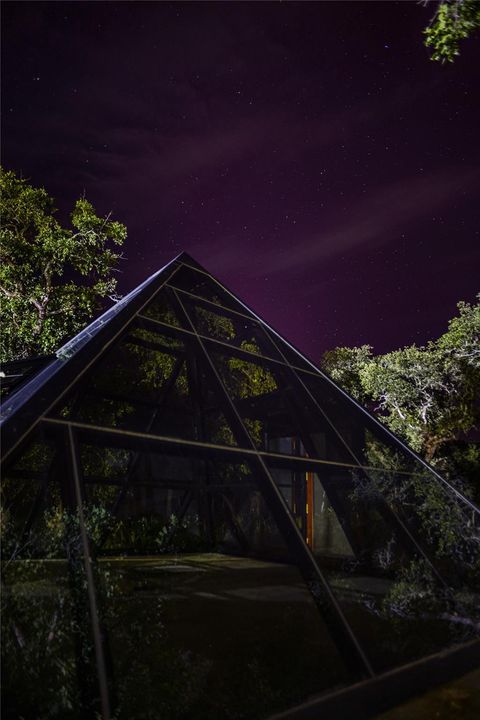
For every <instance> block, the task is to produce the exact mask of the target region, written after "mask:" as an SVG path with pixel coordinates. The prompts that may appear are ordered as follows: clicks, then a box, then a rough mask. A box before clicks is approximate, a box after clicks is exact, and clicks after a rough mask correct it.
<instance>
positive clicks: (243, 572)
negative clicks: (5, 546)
mask: <svg viewBox="0 0 480 720" xmlns="http://www.w3.org/2000/svg"><path fill="white" fill-rule="evenodd" d="M99 451H100V452H103V453H105V460H104V461H103V462H102V461H101V459H100V458H99ZM122 452H124V451H121V450H112V449H111V448H99V447H94V446H90V445H82V446H81V448H80V456H81V458H82V466H83V472H84V477H85V482H86V497H87V506H86V514H87V515H88V516H89V517H90V518H93V517H95V518H96V523H97V525H96V526H90V535H91V537H93V538H96V552H97V557H98V575H97V577H98V588H99V593H100V600H101V607H102V618H103V621H104V625H105V628H106V631H107V634H108V641H109V647H110V651H111V657H112V662H113V677H114V678H115V686H114V691H115V692H114V695H115V697H116V698H117V701H116V706H115V713H116V717H119V718H136V717H139V718H140V717H143V716H144V715H145V714H147V713H148V712H151V711H152V709H154V710H155V712H156V713H158V712H159V711H160V710H161V712H162V717H165V718H168V719H172V720H173V719H175V720H176V719H177V718H178V719H180V718H191V719H192V720H193V718H195V719H196V718H204V719H205V720H207V718H224V717H228V715H229V714H230V715H233V714H235V715H238V716H240V717H241V716H245V717H252V718H262V717H266V716H268V715H269V714H271V713H272V712H274V711H277V710H283V709H286V708H288V707H289V706H290V705H292V704H293V703H295V702H297V701H301V700H303V699H305V698H306V697H307V696H308V695H309V694H311V693H313V692H318V691H320V690H322V689H326V688H328V687H331V686H333V685H338V684H339V683H343V682H345V680H346V673H345V669H344V668H343V665H342V662H341V661H340V659H339V656H338V654H337V650H336V649H335V647H334V645H333V644H332V641H331V639H330V636H329V633H328V631H327V629H326V627H325V625H324V623H323V621H322V619H321V616H320V615H319V613H318V610H317V608H316V607H315V605H314V602H313V600H312V598H311V596H310V594H309V592H308V590H307V588H306V586H305V584H304V582H303V580H302V577H301V575H300V573H299V571H298V570H297V569H296V567H295V566H294V565H291V564H285V562H284V560H285V558H286V556H287V555H288V552H287V550H286V547H285V544H284V542H283V540H282V538H281V536H280V533H279V531H278V528H277V526H276V523H275V521H274V519H273V517H272V515H271V513H270V511H269V509H268V507H267V505H266V504H265V501H264V500H263V497H262V495H261V493H260V491H259V489H258V487H257V485H256V481H255V478H254V477H253V476H252V473H251V471H250V468H249V466H248V463H246V462H242V463H237V464H232V463H226V462H213V461H211V460H208V461H206V460H201V459H196V458H189V459H187V458H183V457H176V456H170V455H163V454H155V453H143V452H142V453H127V454H126V455H125V456H123V457H122V455H121V453H122ZM112 453H113V454H112ZM118 453H120V455H117V454H118ZM127 455H128V459H127ZM93 458H95V462H94V461H93ZM110 461H113V464H114V466H115V470H114V471H113V472H112V474H111V476H110V477H108V475H107V474H106V473H104V474H103V481H102V482H101V483H100V482H96V483H95V482H94V480H93V478H91V476H90V472H91V469H92V467H93V466H94V465H95V464H98V465H100V466H101V467H102V468H107V467H108V466H109V464H110ZM122 466H123V467H124V470H123V472H124V477H123V482H122V477H121V471H120V468H121V467H122ZM280 559H283V561H279V560H280ZM146 638H148V642H146ZM299 645H300V646H301V648H302V652H301V653H297V650H296V648H298V646H299ZM292 655H295V663H294V667H292V663H291V659H292ZM287 670H288V672H287Z"/></svg>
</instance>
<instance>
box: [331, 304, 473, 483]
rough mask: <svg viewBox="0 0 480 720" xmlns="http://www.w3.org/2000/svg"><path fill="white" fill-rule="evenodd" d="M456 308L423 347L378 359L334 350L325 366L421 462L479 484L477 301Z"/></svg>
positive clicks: (365, 350)
mask: <svg viewBox="0 0 480 720" xmlns="http://www.w3.org/2000/svg"><path fill="white" fill-rule="evenodd" d="M479 299H480V296H479ZM458 310H459V313H458V315H457V316H456V317H454V318H453V319H452V320H450V322H449V326H448V330H447V332H445V333H444V334H443V335H442V336H441V337H440V338H438V339H437V340H435V341H431V342H429V343H428V344H427V345H426V346H424V347H417V346H416V345H412V346H409V347H405V348H403V349H401V350H395V351H393V352H390V353H387V354H385V355H378V356H374V355H373V354H372V353H371V349H370V348H369V347H368V346H363V347H361V348H337V349H336V350H333V351H331V352H329V353H326V354H325V356H324V359H323V367H324V369H325V370H326V371H327V372H329V373H330V375H331V376H332V378H333V379H335V380H336V381H337V382H338V383H339V384H340V385H343V387H344V388H345V389H346V390H347V391H349V392H350V393H351V394H352V395H354V396H355V397H357V398H359V399H361V400H362V401H363V402H364V403H371V404H372V405H373V406H374V408H375V410H376V411H377V412H378V413H379V414H380V417H381V419H382V421H383V422H384V423H385V424H386V425H387V426H388V427H389V428H390V429H391V430H392V431H393V432H395V433H396V434H398V435H399V436H400V437H402V438H403V439H405V440H406V442H407V443H408V444H409V445H410V446H411V447H412V448H413V449H414V450H416V451H417V452H418V453H419V454H420V455H422V456H423V457H424V458H425V459H426V460H427V461H429V462H432V463H434V464H435V465H436V466H437V467H439V468H440V469H441V470H442V471H443V472H445V473H446V474H447V475H450V476H459V475H460V477H461V478H464V479H465V480H469V479H471V480H473V479H474V477H475V474H476V475H477V482H478V475H479V466H478V458H479V455H478V448H476V446H475V445H472V444H471V443H469V442H468V433H469V432H470V431H472V430H473V429H474V428H475V427H476V426H477V425H478V422H479V419H480V415H479V411H480V408H479V405H478V397H479V392H480V303H477V304H474V305H470V304H469V303H464V302H461V303H459V304H458ZM479 491H480V487H478V488H476V489H475V488H471V492H473V493H474V494H475V493H476V492H479Z"/></svg>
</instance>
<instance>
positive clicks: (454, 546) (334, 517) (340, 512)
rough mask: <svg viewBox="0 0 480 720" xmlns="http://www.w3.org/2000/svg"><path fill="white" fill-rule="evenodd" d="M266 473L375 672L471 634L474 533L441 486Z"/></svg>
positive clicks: (344, 475)
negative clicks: (455, 565) (308, 546)
mask: <svg viewBox="0 0 480 720" xmlns="http://www.w3.org/2000/svg"><path fill="white" fill-rule="evenodd" d="M271 472H272V475H273V477H274V479H275V481H276V483H277V484H278V486H279V487H280V488H281V490H282V493H283V495H284V497H285V498H286V500H287V502H288V504H289V506H290V508H291V511H292V514H293V515H294V517H295V519H296V522H297V525H298V526H299V528H300V530H301V531H302V533H303V536H304V538H305V540H306V541H307V543H308V544H309V545H310V547H311V549H312V551H313V552H314V554H315V556H316V557H317V561H318V562H319V564H320V566H321V567H322V568H323V571H324V573H325V574H326V576H327V579H328V580H329V582H330V584H331V587H332V590H333V592H334V593H335V595H336V597H337V599H338V601H339V602H340V604H341V606H342V608H343V610H344V612H345V615H346V617H347V619H348V621H349V623H350V625H351V627H352V628H353V631H354V632H355V634H356V635H357V637H358V639H359V641H360V643H361V645H362V647H363V648H364V650H365V652H366V653H367V656H368V658H369V660H370V661H371V663H372V665H373V667H374V669H375V671H377V672H382V671H385V670H387V669H389V668H392V667H395V666H397V665H401V664H403V663H406V662H410V661H412V660H415V659H416V658H419V657H422V656H425V655H428V654H430V653H433V652H437V651H439V650H441V649H443V648H446V647H448V646H450V645H453V644H455V643H457V642H461V641H465V640H467V639H468V638H473V637H475V635H477V634H478V625H476V623H477V622H478V608H476V606H475V601H474V598H475V597H477V596H476V595H475V594H474V593H478V589H479V587H480V585H479V582H478V554H477V555H475V553H474V550H473V548H474V546H475V539H474V538H475V537H477V538H478V525H477V528H476V530H475V527H474V525H473V524H472V523H471V522H470V523H468V521H467V518H466V516H465V513H462V512H461V508H460V507H459V505H458V503H452V501H451V499H450V498H449V497H448V495H447V494H446V493H445V492H444V491H443V488H442V487H441V486H440V485H438V484H436V485H435V490H434V491H433V486H432V489H431V490H429V491H427V490H425V488H424V487H422V485H423V483H424V482H426V481H427V478H425V477H424V478H423V480H422V481H421V482H420V481H419V479H418V478H414V477H409V478H407V477H406V476H405V475H402V476H393V475H392V476H388V473H383V474H382V475H381V476H380V473H379V472H378V473H377V475H376V477H375V478H373V477H367V475H365V474H364V473H362V472H361V471H358V470H348V469H345V468H341V467H338V468H335V467H328V466H325V467H324V468H322V469H321V470H319V471H318V473H310V472H302V471H301V468H299V470H298V471H295V472H293V471H291V470H289V469H287V468H283V469H282V468H280V469H279V468H278V467H275V468H272V469H271ZM430 482H431V480H430ZM412 485H413V486H417V485H418V490H417V492H418V494H417V497H416V498H415V500H416V504H414V503H413V501H414V497H413V493H412ZM432 493H433V494H432ZM427 495H428V496H429V497H428V504H427V503H425V500H426V498H427ZM440 496H441V497H440ZM407 498H408V502H407V503H406V501H407ZM405 503H406V504H407V512H405V511H404V508H405ZM413 507H415V511H413ZM462 533H463V538H462ZM474 557H475V559H474ZM447 560H450V561H456V563H457V568H456V569H455V571H454V563H453V562H450V564H449V563H448V562H447ZM458 566H460V567H458ZM437 572H440V575H441V578H442V579H440V578H439V576H438V575H437Z"/></svg>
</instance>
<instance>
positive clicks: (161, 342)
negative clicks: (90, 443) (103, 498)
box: [56, 328, 235, 445]
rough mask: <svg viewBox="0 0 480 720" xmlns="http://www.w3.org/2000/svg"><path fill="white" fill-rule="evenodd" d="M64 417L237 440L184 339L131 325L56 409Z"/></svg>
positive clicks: (178, 435)
mask: <svg viewBox="0 0 480 720" xmlns="http://www.w3.org/2000/svg"><path fill="white" fill-rule="evenodd" d="M56 414H57V416H60V417H61V418H62V419H65V420H68V419H71V420H76V421H78V422H82V423H88V424H92V425H100V426H103V427H106V428H118V429H125V430H134V431H136V432H145V433H149V434H154V435H159V436H165V437H172V438H182V439H188V440H196V441H208V442H213V443H218V444H222V445H225V444H226V445H233V444H235V440H234V437H233V434H232V431H231V428H230V426H229V424H228V422H227V420H226V418H225V416H224V413H223V409H222V404H221V402H220V401H219V399H218V393H216V392H215V389H214V387H213V384H212V382H211V379H209V377H208V375H207V374H206V372H205V369H204V367H203V366H202V365H201V364H200V363H199V361H198V359H197V357H196V356H195V355H194V354H193V353H192V352H191V350H190V348H189V347H186V346H185V345H184V344H183V343H182V342H181V341H180V340H178V339H177V338H175V337H171V336H168V335H165V334H163V333H162V334H159V333H156V332H153V331H151V330H147V329H145V328H136V329H133V330H130V331H129V332H128V334H127V336H126V337H125V338H124V340H123V342H122V343H121V344H119V345H118V346H116V347H115V348H114V349H113V350H111V351H110V352H109V353H108V354H106V355H105V357H104V358H103V359H102V361H101V363H100V364H99V365H98V366H97V367H96V368H95V371H94V372H93V373H92V374H91V375H90V376H89V377H88V379H87V380H86V381H85V382H84V383H83V384H79V385H78V386H77V387H76V388H75V390H74V392H72V393H71V395H70V396H69V398H68V400H67V401H66V402H65V401H63V402H62V403H61V405H60V406H59V407H58V408H57V410H56Z"/></svg>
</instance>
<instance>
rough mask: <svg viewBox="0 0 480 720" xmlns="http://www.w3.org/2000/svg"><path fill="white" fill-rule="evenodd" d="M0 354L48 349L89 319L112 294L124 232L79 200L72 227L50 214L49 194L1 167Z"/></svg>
mask: <svg viewBox="0 0 480 720" xmlns="http://www.w3.org/2000/svg"><path fill="white" fill-rule="evenodd" d="M0 190H1V200H0V212H1V219H2V226H1V230H0V248H1V250H0V293H1V297H2V347H1V350H0V359H1V360H2V361H5V360H13V359H18V358H25V357H28V356H31V355H38V354H45V353H51V352H53V351H54V350H56V349H57V348H58V346H59V345H60V344H61V343H62V341H64V340H65V339H66V338H68V337H70V336H72V335H73V334H74V333H76V332H78V331H79V330H80V329H81V328H82V327H83V326H84V325H85V324H86V323H87V322H88V320H90V319H91V317H92V315H93V313H94V311H95V310H96V309H97V308H98V307H99V305H100V303H101V301H102V300H103V299H104V298H107V297H110V298H114V297H115V296H114V293H115V288H116V279H115V278H114V277H113V272H114V269H115V266H116V265H117V263H118V261H119V259H120V258H121V257H122V255H121V253H120V252H119V251H118V250H117V249H116V248H115V246H120V245H122V244H123V242H124V240H125V238H126V235H127V231H126V228H125V226H124V225H122V224H121V223H119V222H115V221H112V220H111V219H110V215H107V216H106V217H99V216H97V214H96V212H95V209H94V207H93V206H92V205H91V204H90V203H89V202H88V201H87V200H86V199H85V197H82V198H80V199H79V200H77V201H76V203H75V205H74V208H73V211H72V213H71V215H70V220H71V225H72V227H71V229H70V228H68V229H67V228H64V227H62V226H61V225H60V223H59V222H58V221H57V220H56V219H55V217H54V213H55V208H54V204H53V200H52V198H50V197H49V196H48V194H47V192H46V191H45V190H44V189H43V188H36V187H32V186H31V185H29V183H28V182H27V181H26V180H24V179H23V178H19V177H17V176H16V174H15V173H14V172H12V171H5V170H3V169H1V168H0Z"/></svg>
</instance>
